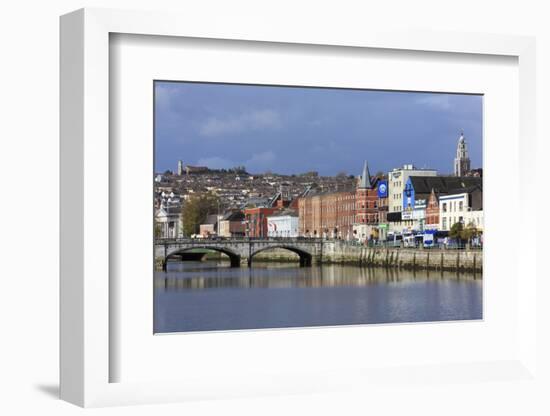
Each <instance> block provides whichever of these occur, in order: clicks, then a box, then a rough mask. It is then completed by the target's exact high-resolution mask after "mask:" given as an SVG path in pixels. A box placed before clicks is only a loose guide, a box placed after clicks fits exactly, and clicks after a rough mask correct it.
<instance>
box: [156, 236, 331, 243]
mask: <svg viewBox="0 0 550 416" xmlns="http://www.w3.org/2000/svg"><path fill="white" fill-rule="evenodd" d="M321 241H324V240H323V239H321V238H308V237H264V238H260V237H210V238H156V239H155V244H177V243H186V244H205V243H221V242H227V243H230V242H288V243H319V242H321Z"/></svg>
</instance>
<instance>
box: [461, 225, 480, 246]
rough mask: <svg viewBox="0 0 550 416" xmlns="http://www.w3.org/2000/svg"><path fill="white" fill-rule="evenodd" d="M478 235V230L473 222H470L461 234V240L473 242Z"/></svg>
mask: <svg viewBox="0 0 550 416" xmlns="http://www.w3.org/2000/svg"><path fill="white" fill-rule="evenodd" d="M476 235H477V228H476V226H475V224H474V223H473V222H469V223H468V225H467V226H466V228H464V229H463V230H462V232H461V234H460V238H462V239H463V240H466V241H468V242H469V241H471V240H472V238H474V237H475V236H476Z"/></svg>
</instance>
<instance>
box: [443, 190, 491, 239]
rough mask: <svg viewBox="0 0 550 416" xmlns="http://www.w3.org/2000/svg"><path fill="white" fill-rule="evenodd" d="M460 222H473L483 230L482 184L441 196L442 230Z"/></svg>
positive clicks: (446, 229)
mask: <svg viewBox="0 0 550 416" xmlns="http://www.w3.org/2000/svg"><path fill="white" fill-rule="evenodd" d="M459 222H460V223H462V224H463V225H464V226H468V225H470V224H473V226H475V227H476V228H477V229H479V230H483V200H482V188H481V186H480V185H474V186H471V187H469V188H465V189H456V190H453V191H450V192H449V193H448V194H447V195H442V196H440V197H439V228H440V230H442V231H449V230H450V229H451V227H452V226H453V225H454V224H456V223H459Z"/></svg>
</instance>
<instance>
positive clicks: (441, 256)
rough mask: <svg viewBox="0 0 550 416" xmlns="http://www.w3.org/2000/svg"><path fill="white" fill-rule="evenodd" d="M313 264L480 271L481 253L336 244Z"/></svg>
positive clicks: (276, 255) (272, 254) (284, 257)
mask: <svg viewBox="0 0 550 416" xmlns="http://www.w3.org/2000/svg"><path fill="white" fill-rule="evenodd" d="M296 258H297V256H296V255H295V254H293V253H291V252H289V251H287V250H284V249H274V250H269V251H265V252H263V253H260V254H258V255H256V256H255V259H256V260H257V261H268V262H269V261H273V262H288V261H292V260H296ZM315 263H324V264H327V263H339V264H353V265H360V266H366V267H369V266H370V267H390V268H393V267H395V268H403V269H424V270H442V271H475V272H482V270H483V251H482V250H479V249H476V250H468V249H460V250H456V249H418V248H400V247H389V248H385V247H364V246H354V245H349V244H345V243H338V242H326V243H324V244H323V254H322V257H319V258H316V259H315V260H314V264H315Z"/></svg>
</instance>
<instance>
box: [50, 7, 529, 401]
mask: <svg viewBox="0 0 550 416" xmlns="http://www.w3.org/2000/svg"><path fill="white" fill-rule="evenodd" d="M211 23H212V24H205V22H203V21H200V19H199V20H193V19H189V18H188V17H186V16H182V15H174V14H168V13H151V12H134V11H132V12H130V11H119V10H106V9H83V10H79V11H76V12H73V13H71V14H68V15H66V16H63V17H62V18H61V232H60V234H61V236H60V238H61V280H60V285H61V339H60V348H61V357H60V358H61V390H60V393H61V397H62V399H64V400H67V401H69V402H71V403H75V404H78V405H80V406H85V407H87V406H106V405H117V404H137V403H155V402H165V401H182V400H191V399H196V398H210V397H211V398H216V397H242V396H245V397H246V396H253V395H262V394H282V393H291V394H296V393H305V392H323V391H334V390H341V389H345V388H347V387H349V386H350V385H351V384H353V385H354V386H356V387H357V386H367V387H368V388H373V386H375V385H377V384H378V383H380V382H381V381H382V382H388V380H391V379H392V378H399V379H401V380H403V379H407V375H406V374H407V373H408V371H407V369H403V371H402V372H400V370H398V369H395V368H393V369H392V368H389V367H383V368H379V369H376V370H374V369H373V368H372V367H369V369H370V371H369V372H368V373H367V372H364V371H356V370H355V369H350V368H349V367H346V366H342V367H341V368H338V367H331V368H320V371H325V372H326V371H330V372H332V373H331V374H332V376H331V377H329V378H323V379H320V378H319V377H318V374H316V373H315V372H312V373H307V374H299V375H297V374H294V373H292V372H290V371H287V369H282V370H281V373H280V374H276V375H274V374H270V375H269V376H266V377H265V378H263V379H260V378H259V379H249V380H246V379H238V378H236V377H235V375H234V374H219V380H218V382H217V383H215V386H213V385H212V381H211V380H208V379H206V378H203V379H201V378H200V377H198V376H193V377H192V378H190V379H188V380H185V377H183V380H182V381H178V382H174V381H168V380H166V381H164V380H160V381H147V382H124V381H122V382H121V381H119V382H111V381H112V378H113V377H112V372H111V370H110V369H111V367H112V366H113V363H114V362H115V361H117V360H120V359H121V357H118V356H117V354H116V350H113V349H112V348H111V344H112V338H113V337H116V334H113V328H112V326H111V320H110V318H111V316H110V313H111V312H110V311H113V310H114V309H116V305H113V304H112V302H113V297H112V294H113V292H116V290H117V287H114V286H113V284H112V282H111V281H110V279H109V276H110V273H111V272H112V270H111V268H112V267H113V266H112V261H110V237H109V235H110V234H109V227H110V226H111V225H112V219H111V213H110V205H109V201H110V194H109V189H110V180H111V178H110V172H112V171H113V169H114V168H115V167H113V166H112V163H113V161H112V160H110V157H109V151H110V149H109V137H110V124H109V123H110V122H109V118H110V113H109V98H110V76H109V51H110V41H109V38H110V34H115V33H117V34H129V35H147V36H170V37H184V38H205V39H225V40H235V41H237V40H239V41H249V42H277V43H281V44H282V45H283V46H282V47H283V48H284V45H285V44H301V45H312V46H313V45H331V47H335V48H338V47H339V48H349V47H353V48H374V49H384V50H405V51H407V50H408V51H428V52H434V53H439V54H470V55H472V56H474V57H475V55H476V54H478V55H502V56H508V57H514V58H517V60H518V68H519V75H518V84H519V106H518V112H519V113H518V120H519V133H518V135H517V136H518V137H519V139H518V140H519V143H520V147H519V149H520V151H519V152H518V154H517V157H518V160H517V166H519V175H520V176H519V180H520V181H521V182H520V183H522V187H521V188H520V190H519V191H518V192H519V195H520V198H519V199H518V204H519V205H518V206H519V208H520V210H521V211H520V212H522V213H523V214H526V213H527V212H528V207H529V206H530V205H532V204H533V203H534V202H533V199H534V195H535V192H534V190H533V188H534V186H535V185H534V183H533V182H531V181H529V180H528V174H529V169H530V166H532V165H533V164H534V160H535V155H536V150H535V147H536V146H535V145H536V135H535V134H536V132H535V127H534V126H535V125H536V120H535V116H536V111H535V109H536V108H535V90H536V84H535V42H534V39H533V38H529V37H518V36H507V35H486V34H465V33H454V34H451V33H437V34H434V33H429V32H412V33H411V32H406V33H399V32H394V31H391V32H382V31H377V30H361V31H360V33H355V32H352V31H350V32H349V33H348V32H345V33H339V34H327V33H326V32H325V31H322V30H317V31H315V30H311V31H308V32H307V33H306V32H302V31H298V30H289V29H288V28H286V29H285V30H283V29H282V28H280V27H278V26H277V25H275V24H274V25H265V24H263V25H254V24H251V25H250V27H245V26H239V30H238V31H237V30H235V28H234V27H233V26H232V25H231V23H230V22H226V21H224V20H223V19H220V20H219V21H216V22H211ZM489 151H491V150H490V149H489ZM147 174H149V172H147ZM528 222H529V216H528V215H520V220H519V223H520V224H524V225H526V226H525V227H523V228H524V229H525V232H524V237H525V241H535V239H536V235H535V229H534V227H529V226H527V225H528ZM520 270H521V271H522V279H521V280H518V292H517V298H516V306H517V314H516V316H517V320H518V321H517V324H516V325H517V333H514V339H515V340H516V341H517V348H514V353H513V354H512V353H510V354H508V356H507V357H499V360H498V361H487V360H481V361H477V362H476V361H473V362H469V363H462V364H460V365H457V364H456V363H453V362H443V363H441V364H440V365H438V366H434V365H433V364H430V365H423V364H425V363H423V362H418V368H417V370H416V371H417V372H416V373H415V374H416V375H415V377H416V379H417V380H428V379H433V377H434V374H435V373H437V374H438V375H439V376H440V377H443V378H444V379H446V380H452V379H457V378H458V379H461V380H465V381H471V382H473V383H476V382H480V381H481V380H484V379H485V378H487V377H489V378H490V379H495V380H499V379H503V380H518V382H519V381H522V380H526V379H533V378H534V377H535V378H536V369H537V363H536V354H535V352H536V345H537V338H536V303H535V302H534V301H533V300H534V298H535V288H536V279H537V270H536V258H535V251H534V250H530V245H527V244H519V245H518V251H517V269H516V270H514V271H513V273H515V276H516V277H517V275H518V274H519V273H520ZM115 330H116V328H115ZM407 330H408V331H411V329H410V328H409V329H407ZM316 334H318V333H314V332H310V333H307V331H305V332H304V333H303V335H300V336H301V337H316V336H317V335H316ZM218 335H219V336H224V334H218ZM334 336H336V335H334ZM347 336H349V337H351V338H350V339H353V337H355V336H356V335H354V334H353V333H351V332H350V333H349V334H348V335H347ZM271 337H273V333H272V335H271ZM236 342H238V341H236ZM359 369H361V368H360V367H359ZM477 370H482V371H483V372H484V376H483V377H479V376H475V375H473V374H474V373H475V372H476V371H477ZM344 379H346V380H348V381H347V382H345V383H343V382H342V380H344Z"/></svg>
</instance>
